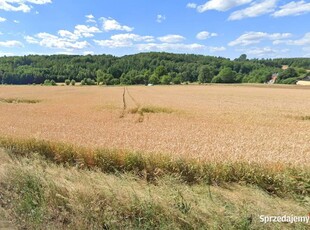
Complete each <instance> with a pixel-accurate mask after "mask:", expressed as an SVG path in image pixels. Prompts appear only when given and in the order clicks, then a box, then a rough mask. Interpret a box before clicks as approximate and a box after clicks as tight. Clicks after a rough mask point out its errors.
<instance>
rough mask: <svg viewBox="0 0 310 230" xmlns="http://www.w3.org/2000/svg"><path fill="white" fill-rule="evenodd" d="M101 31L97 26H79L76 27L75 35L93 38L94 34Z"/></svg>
mask: <svg viewBox="0 0 310 230" xmlns="http://www.w3.org/2000/svg"><path fill="white" fill-rule="evenodd" d="M100 32H101V31H100V30H99V29H98V28H97V27H95V26H86V25H77V26H75V30H74V34H76V35H78V36H80V37H93V36H94V33H100Z"/></svg>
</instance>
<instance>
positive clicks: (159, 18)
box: [156, 14, 166, 23]
mask: <svg viewBox="0 0 310 230" xmlns="http://www.w3.org/2000/svg"><path fill="white" fill-rule="evenodd" d="M165 20H166V16H165V15H161V14H158V15H157V18H156V21H157V22H158V23H162V22H163V21H165Z"/></svg>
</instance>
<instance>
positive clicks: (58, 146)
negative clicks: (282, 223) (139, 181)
mask: <svg viewBox="0 0 310 230" xmlns="http://www.w3.org/2000/svg"><path fill="white" fill-rule="evenodd" d="M0 147H2V148H4V149H6V150H8V151H10V152H11V153H13V154H14V155H16V156H24V157H29V156H32V155H33V154H34V153H37V154H39V155H40V156H42V157H44V158H45V159H47V160H51V161H52V162H56V163H58V164H65V165H71V166H75V167H79V168H87V169H99V170H101V171H102V172H105V173H116V174H119V173H127V172H129V173H133V174H135V175H137V176H139V177H142V178H144V179H145V180H146V181H148V182H150V183H155V184H156V183H157V180H158V178H161V177H162V176H164V175H170V176H173V177H176V178H179V179H180V180H181V181H183V182H185V183H187V184H197V183H198V184H199V183H203V184H210V185H211V184H212V185H220V186H225V185H226V184H227V183H240V184H247V185H255V186H257V187H259V188H261V189H263V190H264V191H266V192H268V193H270V194H275V195H278V196H289V197H295V198H298V199H302V200H303V199H305V197H308V196H309V195H310V186H309V185H310V168H309V167H303V168H301V167H292V166H287V165H281V164H276V165H275V164H269V165H268V164H264V165H261V164H257V163H246V162H242V163H215V162H208V161H197V160H193V159H190V158H184V157H179V158H175V157H169V156H167V155H161V154H147V153H143V152H141V151H140V152H132V151H126V150H117V149H95V150H92V149H89V148H85V147H84V148H82V147H77V146H72V145H68V144H64V143H53V142H48V141H39V140H35V139H23V140H22V139H12V138H0Z"/></svg>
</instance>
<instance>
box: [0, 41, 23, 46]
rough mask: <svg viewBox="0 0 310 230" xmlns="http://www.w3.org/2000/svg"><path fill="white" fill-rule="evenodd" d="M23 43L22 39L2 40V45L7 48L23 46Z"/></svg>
mask: <svg viewBox="0 0 310 230" xmlns="http://www.w3.org/2000/svg"><path fill="white" fill-rule="evenodd" d="M23 46H24V45H23V43H21V42H20V41H16V40H12V41H0V47H7V48H13V47H23Z"/></svg>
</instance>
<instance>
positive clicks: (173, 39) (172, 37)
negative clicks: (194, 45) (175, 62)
mask: <svg viewBox="0 0 310 230" xmlns="http://www.w3.org/2000/svg"><path fill="white" fill-rule="evenodd" d="M157 39H158V40H159V41H161V42H165V43H177V42H181V41H183V40H185V37H183V36H181V35H177V34H169V35H166V36H162V37H158V38H157Z"/></svg>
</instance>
